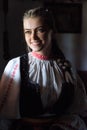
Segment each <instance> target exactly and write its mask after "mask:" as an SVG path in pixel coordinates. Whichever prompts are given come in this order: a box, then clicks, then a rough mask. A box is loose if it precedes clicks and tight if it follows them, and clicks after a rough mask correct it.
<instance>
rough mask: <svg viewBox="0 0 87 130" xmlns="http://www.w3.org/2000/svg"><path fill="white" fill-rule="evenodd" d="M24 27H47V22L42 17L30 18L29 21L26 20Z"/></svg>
mask: <svg viewBox="0 0 87 130" xmlns="http://www.w3.org/2000/svg"><path fill="white" fill-rule="evenodd" d="M23 25H24V27H26V28H30V29H32V28H36V27H38V26H46V25H45V21H44V19H43V18H42V17H30V18H27V19H24V23H23Z"/></svg>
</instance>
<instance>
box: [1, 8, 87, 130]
mask: <svg viewBox="0 0 87 130" xmlns="http://www.w3.org/2000/svg"><path fill="white" fill-rule="evenodd" d="M23 29H24V36H25V41H26V43H27V47H28V52H27V53H26V54H24V55H23V56H19V57H17V58H14V59H12V60H10V61H9V62H8V64H7V66H6V68H5V70H4V73H3V75H2V79H1V84H0V117H1V118H10V119H11V118H15V119H20V118H30V117H32V118H43V117H50V118H52V117H56V118H57V119H58V120H59V119H60V120H61V121H60V123H59V122H57V125H58V124H59V125H58V126H60V128H62V129H64V130H65V129H67V130H68V129H69V130H72V129H73V130H74V129H76V130H80V129H81V128H82V130H85V129H86V126H85V124H84V122H83V120H82V119H81V118H80V117H79V116H77V115H80V116H81V115H83V113H84V112H85V113H86V109H87V103H86V92H85V88H84V85H83V83H82V82H81V80H80V78H79V77H78V76H75V75H74V74H73V72H72V67H71V64H70V62H69V61H67V60H66V58H65V57H64V55H63V53H62V52H61V50H60V49H59V48H58V46H57V42H56V37H55V24H54V19H53V17H52V14H51V12H50V11H49V10H47V9H45V8H42V7H38V8H35V9H31V10H29V11H26V12H25V13H24V16H23ZM64 121H65V122H64Z"/></svg>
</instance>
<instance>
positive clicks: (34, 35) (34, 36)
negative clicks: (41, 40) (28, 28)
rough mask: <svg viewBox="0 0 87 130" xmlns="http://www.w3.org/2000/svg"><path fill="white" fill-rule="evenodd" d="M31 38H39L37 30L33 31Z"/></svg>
mask: <svg viewBox="0 0 87 130" xmlns="http://www.w3.org/2000/svg"><path fill="white" fill-rule="evenodd" d="M31 39H34V40H35V39H37V33H36V32H35V31H33V32H32V33H31Z"/></svg>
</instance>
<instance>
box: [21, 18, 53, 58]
mask: <svg viewBox="0 0 87 130" xmlns="http://www.w3.org/2000/svg"><path fill="white" fill-rule="evenodd" d="M23 27H24V35H25V40H26V43H27V45H28V46H29V47H30V48H31V49H32V51H34V52H37V53H39V54H42V55H49V54H50V50H51V39H52V37H51V36H52V30H50V29H49V28H48V26H46V25H45V23H44V20H43V19H42V18H41V17H33V18H26V19H24V23H23Z"/></svg>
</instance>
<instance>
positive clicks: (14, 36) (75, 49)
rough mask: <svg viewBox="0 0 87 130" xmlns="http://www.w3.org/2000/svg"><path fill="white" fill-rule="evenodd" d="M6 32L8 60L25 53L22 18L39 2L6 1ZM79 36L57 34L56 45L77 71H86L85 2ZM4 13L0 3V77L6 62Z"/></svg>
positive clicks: (86, 14) (86, 20)
mask: <svg viewBox="0 0 87 130" xmlns="http://www.w3.org/2000/svg"><path fill="white" fill-rule="evenodd" d="M8 1H9V3H8V14H7V30H8V43H9V54H10V59H11V58H13V57H16V56H19V55H22V54H23V53H25V50H26V46H25V42H24V39H23V32H22V16H23V13H24V11H25V10H26V9H29V8H32V7H36V6H39V5H42V4H43V3H42V2H40V1H34V0H29V1H27V0H26V2H25V1H23V0H22V1H21V0H8ZM82 5H83V9H82V32H81V34H73V33H64V34H63V33H62V34H57V35H58V36H57V37H58V44H59V46H60V48H61V49H62V50H63V52H64V54H65V55H66V57H67V59H69V60H70V61H71V62H72V64H73V65H75V66H76V68H77V69H80V70H87V58H86V57H87V36H86V35H87V2H83V3H82ZM3 31H4V13H3V10H2V1H0V77H1V75H2V73H3V70H4V67H5V65H6V64H7V62H8V60H9V59H7V60H5V59H4V57H3V55H4V52H3Z"/></svg>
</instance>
